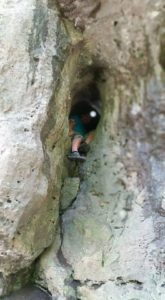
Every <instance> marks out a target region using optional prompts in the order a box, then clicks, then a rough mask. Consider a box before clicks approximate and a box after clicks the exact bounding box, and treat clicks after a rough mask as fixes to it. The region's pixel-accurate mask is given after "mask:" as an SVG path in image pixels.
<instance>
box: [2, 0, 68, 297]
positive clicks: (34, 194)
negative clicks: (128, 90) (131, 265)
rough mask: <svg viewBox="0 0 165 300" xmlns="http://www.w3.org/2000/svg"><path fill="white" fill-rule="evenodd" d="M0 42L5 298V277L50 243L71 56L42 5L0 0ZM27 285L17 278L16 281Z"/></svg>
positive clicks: (53, 14) (6, 282)
mask: <svg viewBox="0 0 165 300" xmlns="http://www.w3.org/2000/svg"><path fill="white" fill-rule="evenodd" d="M0 40H1V46H0V82H1V85H0V92H1V102H0V136H1V139H0V151H1V155H0V184H1V189H0V207H1V210H0V214H1V215H0V240H1V242H0V294H3V293H5V292H6V291H7V290H9V289H10V284H11V285H13V282H12V279H11V278H12V277H11V276H10V274H12V273H16V272H17V271H19V270H20V269H24V270H25V268H26V267H29V265H30V264H31V263H32V262H33V261H34V259H35V258H36V257H37V256H38V255H39V254H40V253H41V252H42V251H43V250H44V249H45V248H46V247H48V246H49V245H50V244H51V243H52V241H53V239H54V234H55V230H56V224H57V221H58V206H59V201H58V198H59V191H60V188H61V176H62V169H63V163H61V161H62V162H63V157H64V149H65V147H66V142H65V140H66V137H67V114H68V107H67V106H66V99H68V87H69V79H68V77H66V74H65V72H64V71H62V69H63V65H64V59H66V57H67V56H68V54H69V53H67V55H66V54H65V52H66V48H67V45H68V37H67V35H66V32H65V30H64V27H63V25H62V24H61V22H60V20H59V17H58V14H57V11H56V10H55V9H54V8H53V7H48V4H47V1H44V0H43V1H42V0H40V1H35V0H27V1H26V0H22V1H17V0H9V1H7V0H2V1H1V3H0ZM62 76H63V79H65V80H64V82H62V81H61V78H62ZM61 85H62V91H61ZM57 87H58V89H57ZM54 94H55V95H54ZM59 153H60V155H59ZM43 233H44V236H43ZM28 272H29V271H28ZM28 272H27V273H28ZM25 273H26V272H25ZM29 274H30V273H29ZM26 277H28V276H25V275H24V276H22V275H21V273H20V281H22V282H23V281H25V278H26ZM18 281H19V280H18ZM18 281H16V280H14V284H15V285H17V286H19V282H18Z"/></svg>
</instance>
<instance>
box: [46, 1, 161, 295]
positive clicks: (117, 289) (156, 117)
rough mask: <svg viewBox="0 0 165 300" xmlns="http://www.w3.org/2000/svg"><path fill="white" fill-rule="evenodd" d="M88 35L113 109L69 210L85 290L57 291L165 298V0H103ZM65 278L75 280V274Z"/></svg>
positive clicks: (72, 253) (65, 241)
mask: <svg viewBox="0 0 165 300" xmlns="http://www.w3.org/2000/svg"><path fill="white" fill-rule="evenodd" d="M63 2H64V1H63ZM70 2H71V1H70ZM72 2H74V1H72ZM76 3H78V2H77V1H76ZM68 5H69V4H68ZM70 8H71V9H72V6H71V7H70ZM66 9H69V8H68V6H67V7H66ZM84 37H85V39H86V46H87V47H88V49H89V50H90V51H91V53H92V54H93V61H94V66H95V67H97V68H100V69H102V73H101V74H100V78H99V80H98V85H99V87H100V91H101V95H102V100H103V102H104V108H103V114H102V120H101V123H100V125H99V128H98V130H97V134H96V138H95V141H94V143H93V147H92V150H91V152H90V153H89V154H88V159H87V162H86V163H85V165H84V170H83V174H84V176H83V178H81V185H80V191H79V193H78V195H77V199H76V201H75V202H74V203H73V205H72V207H70V208H69V209H68V210H67V211H66V212H65V213H64V214H63V216H62V229H61V238H62V241H61V249H60V255H61V257H63V259H64V261H65V264H67V269H68V268H70V272H71V273H72V275H71V276H70V280H72V284H71V283H70V285H71V286H72V287H73V286H74V288H75V291H76V296H75V298H70V297H69V295H67V293H66V291H65V288H63V290H62V291H61V290H60V289H59V284H58V283H57V282H56V280H54V281H53V287H51V290H52V291H53V293H55V291H56V293H55V294H56V297H57V299H58V295H59V299H61V298H60V297H62V299H81V300H97V299H98V300H104V299H108V300H119V299H121V300H123V299H124V300H133V299H138V300H141V299H143V300H160V299H164V297H165V292H164V282H165V273H164V263H165V250H164V247H165V239H164V237H165V226H164V216H165V210H164V209H165V205H164V196H165V194H164V193H165V190H164V180H165V172H164V167H165V156H164V147H165V143H164V137H165V135H164V133H165V103H164V99H165V88H164V82H165V77H164V59H163V54H164V48H163V45H164V42H163V41H164V38H163V37H164V6H163V1H143V2H140V3H138V2H137V1H129V0H125V1H116V0H115V1H112V0H109V1H101V8H100V10H99V12H98V13H97V16H96V19H95V20H94V22H93V23H91V24H88V25H87V26H86V29H85V31H84ZM56 253H57V252H56ZM54 254H55V252H54ZM56 259H57V255H55V258H54V257H53V256H52V263H53V262H55V261H56ZM45 260H46V258H45ZM49 262H50V257H49ZM41 263H42V259H41ZM55 268H56V267H55V266H54V269H55ZM46 270H47V267H46V265H45V266H44V268H42V272H41V273H42V276H43V274H45V273H46ZM64 278H65V279H64ZM62 280H63V282H64V283H66V282H67V284H66V285H65V286H67V285H68V273H67V274H65V276H64V277H63V279H62Z"/></svg>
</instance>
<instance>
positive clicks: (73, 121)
mask: <svg viewBox="0 0 165 300" xmlns="http://www.w3.org/2000/svg"><path fill="white" fill-rule="evenodd" d="M74 125H75V120H73V119H69V133H68V135H69V136H71V135H72V134H73V127H74Z"/></svg>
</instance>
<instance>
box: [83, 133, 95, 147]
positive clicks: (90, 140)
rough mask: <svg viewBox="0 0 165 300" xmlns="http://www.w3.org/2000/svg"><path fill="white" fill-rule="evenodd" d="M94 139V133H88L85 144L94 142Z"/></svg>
mask: <svg viewBox="0 0 165 300" xmlns="http://www.w3.org/2000/svg"><path fill="white" fill-rule="evenodd" d="M93 139H94V131H90V132H89V133H88V136H87V138H86V140H85V143H86V144H90V143H91V142H92V141H93Z"/></svg>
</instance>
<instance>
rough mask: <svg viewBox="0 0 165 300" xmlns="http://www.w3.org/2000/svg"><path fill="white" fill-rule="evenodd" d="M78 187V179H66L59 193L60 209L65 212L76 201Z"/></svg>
mask: <svg viewBox="0 0 165 300" xmlns="http://www.w3.org/2000/svg"><path fill="white" fill-rule="evenodd" d="M79 186H80V179H79V178H78V177H67V178H66V179H65V181H64V183H63V188H62V191H61V199H60V204H61V209H62V210H65V209H67V208H68V206H70V205H71V204H72V202H73V201H74V200H75V199H76V197H77V194H78V191H79Z"/></svg>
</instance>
